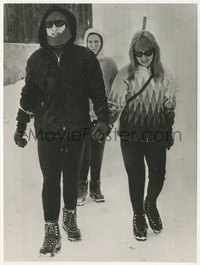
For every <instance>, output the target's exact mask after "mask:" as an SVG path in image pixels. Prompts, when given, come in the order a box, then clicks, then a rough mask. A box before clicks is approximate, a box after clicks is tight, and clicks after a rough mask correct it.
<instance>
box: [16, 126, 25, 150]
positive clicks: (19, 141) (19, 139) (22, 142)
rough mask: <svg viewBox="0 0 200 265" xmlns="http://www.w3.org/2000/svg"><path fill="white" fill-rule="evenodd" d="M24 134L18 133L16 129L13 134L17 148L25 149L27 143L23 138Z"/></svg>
mask: <svg viewBox="0 0 200 265" xmlns="http://www.w3.org/2000/svg"><path fill="white" fill-rule="evenodd" d="M24 135H25V132H24V131H19V130H18V129H17V130H16V131H15V134H14V140H15V143H16V145H18V146H19V147H22V148H23V147H25V146H26V145H27V143H28V141H27V140H26V139H25V138H24Z"/></svg>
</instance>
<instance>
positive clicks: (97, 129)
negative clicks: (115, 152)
mask: <svg viewBox="0 0 200 265" xmlns="http://www.w3.org/2000/svg"><path fill="white" fill-rule="evenodd" d="M110 131H111V128H110V127H109V125H108V124H107V123H105V122H98V123H97V124H96V125H95V126H94V128H93V129H92V132H91V136H92V138H93V139H94V140H95V141H97V142H100V143H102V142H103V141H104V140H105V139H106V136H108V135H109V133H110Z"/></svg>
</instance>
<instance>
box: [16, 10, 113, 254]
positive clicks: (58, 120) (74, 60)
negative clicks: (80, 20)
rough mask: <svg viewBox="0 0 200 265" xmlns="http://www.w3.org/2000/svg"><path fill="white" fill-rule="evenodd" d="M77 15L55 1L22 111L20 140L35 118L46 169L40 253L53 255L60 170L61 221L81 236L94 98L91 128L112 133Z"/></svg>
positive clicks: (57, 240)
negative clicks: (83, 174) (80, 205)
mask: <svg viewBox="0 0 200 265" xmlns="http://www.w3.org/2000/svg"><path fill="white" fill-rule="evenodd" d="M75 39H76V19H75V16H74V15H73V14H72V13H71V12H70V11H68V10H66V9H64V8H62V7H60V6H58V5H52V6H51V7H50V8H49V9H48V10H47V11H46V12H45V14H44V16H43V18H42V20H41V23H40V28H39V34H38V40H39V43H40V45H41V47H40V48H39V49H38V50H36V51H35V52H34V53H33V54H32V55H31V56H30V58H29V59H28V61H27V68H26V79H25V86H24V87H23V88H22V92H21V98H20V105H21V108H20V109H19V111H18V113H17V129H16V132H15V135H14V140H15V143H16V144H17V145H18V146H20V147H24V146H25V145H26V144H27V139H26V127H27V123H28V122H29V121H30V119H31V118H32V117H34V126H35V133H36V137H37V143H38V155H39V162H40V167H41V170H42V174H43V187H42V203H43V211H44V221H45V237H44V242H43V245H42V247H41V249H40V254H41V255H45V256H47V255H48V256H49V255H50V256H54V255H55V253H57V252H58V251H59V250H60V248H61V236H60V229H59V214H60V204H61V202H60V197H61V183H60V182H61V174H62V178H63V201H64V208H63V220H62V226H63V229H64V230H65V231H66V233H67V237H68V239H69V240H70V241H79V240H81V233H80V229H79V228H78V225H77V211H76V205H77V197H78V188H79V174H80V166H81V160H82V154H83V148H84V143H85V136H86V135H87V134H88V133H90V132H88V130H86V128H88V127H89V123H90V117H89V99H91V101H92V102H93V104H94V111H95V114H96V116H97V123H96V125H95V127H94V128H93V131H92V133H91V135H92V137H93V139H94V140H95V141H102V140H103V138H104V137H105V136H106V135H107V133H108V132H109V115H108V114H109V112H108V104H107V98H106V94H105V86H104V81H103V76H102V72H101V68H100V65H99V62H98V60H97V58H96V56H95V55H94V53H93V52H91V51H90V50H88V49H86V48H85V47H81V46H78V45H75V44H74V42H75Z"/></svg>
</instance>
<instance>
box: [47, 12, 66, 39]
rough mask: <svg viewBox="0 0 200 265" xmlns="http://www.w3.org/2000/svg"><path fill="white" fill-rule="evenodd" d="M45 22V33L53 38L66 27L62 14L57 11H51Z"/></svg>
mask: <svg viewBox="0 0 200 265" xmlns="http://www.w3.org/2000/svg"><path fill="white" fill-rule="evenodd" d="M45 23H46V32H47V35H48V36H50V37H53V38H56V37H58V36H59V35H60V34H62V33H63V31H64V30H65V29H66V28H67V27H68V25H67V21H66V19H65V17H64V15H63V14H61V13H59V12H57V11H55V12H52V13H51V14H50V15H49V16H48V17H47V19H46V22H45Z"/></svg>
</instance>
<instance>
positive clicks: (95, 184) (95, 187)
mask: <svg viewBox="0 0 200 265" xmlns="http://www.w3.org/2000/svg"><path fill="white" fill-rule="evenodd" d="M100 184H101V182H100V180H97V181H90V197H91V198H92V199H93V201H95V202H105V199H104V195H103V194H102V193H101V188H100Z"/></svg>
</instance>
